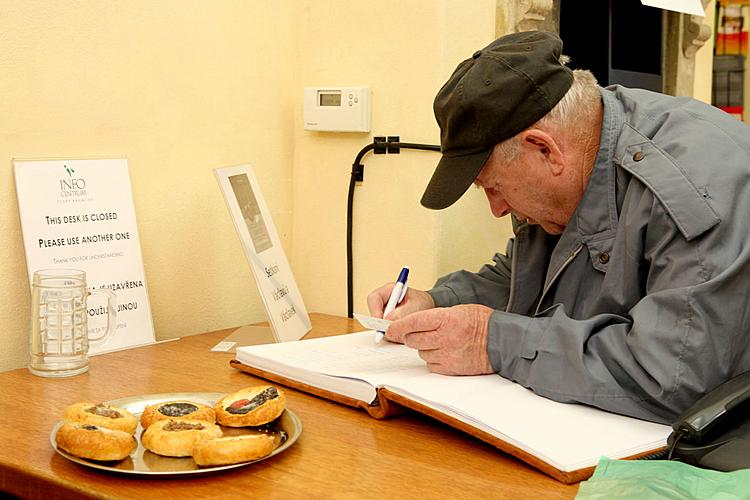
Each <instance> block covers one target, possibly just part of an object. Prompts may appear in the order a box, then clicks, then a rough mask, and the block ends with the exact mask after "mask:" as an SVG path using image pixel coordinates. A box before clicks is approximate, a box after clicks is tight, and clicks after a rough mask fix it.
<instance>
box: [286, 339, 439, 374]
mask: <svg viewBox="0 0 750 500" xmlns="http://www.w3.org/2000/svg"><path fill="white" fill-rule="evenodd" d="M368 339H369V338H368ZM303 345H305V343H303ZM306 347H307V348H306V349H305V350H304V351H298V352H286V353H285V354H284V361H285V363H287V364H291V365H300V366H305V368H306V369H308V370H316V371H319V372H321V373H327V374H329V375H345V376H348V375H352V374H354V373H356V374H358V375H360V376H361V375H370V374H377V373H393V372H398V371H402V370H414V369H420V370H425V362H424V361H422V359H421V358H420V357H419V355H418V354H417V352H416V351H414V350H412V349H409V348H407V347H404V346H403V345H401V344H390V343H382V344H377V345H373V344H370V343H369V341H368V344H367V345H359V346H348V347H346V348H345V349H331V347H333V346H328V347H327V348H325V349H316V348H315V347H314V346H312V345H310V344H309V343H308V344H307V345H306Z"/></svg>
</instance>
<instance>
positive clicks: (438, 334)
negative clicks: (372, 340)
mask: <svg viewBox="0 0 750 500" xmlns="http://www.w3.org/2000/svg"><path fill="white" fill-rule="evenodd" d="M492 311H493V310H492V309H490V308H489V307H487V306H482V305H478V304H463V305H458V306H453V307H439V308H435V309H430V310H427V311H421V312H416V313H414V314H411V315H409V316H406V317H404V318H403V319H400V320H397V321H394V322H393V323H391V326H390V328H388V331H387V332H386V336H385V338H386V339H387V340H390V341H391V342H403V343H404V344H406V345H407V346H408V347H411V348H413V349H417V350H418V351H419V356H420V357H421V358H422V359H423V360H425V362H427V368H429V369H430V371H433V372H435V373H442V374H443V375H480V374H485V373H492V372H493V370H492V365H491V364H490V360H489V357H488V356H487V328H488V324H489V320H490V315H491V314H492Z"/></svg>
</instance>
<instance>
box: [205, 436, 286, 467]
mask: <svg viewBox="0 0 750 500" xmlns="http://www.w3.org/2000/svg"><path fill="white" fill-rule="evenodd" d="M275 447H276V445H275V440H274V438H273V436H269V435H268V434H246V435H243V436H228V437H220V438H215V439H199V440H198V442H197V443H196V444H195V449H194V450H193V460H195V463H196V464H198V465H199V466H201V467H206V466H211V465H229V464H239V463H242V462H249V461H251V460H257V459H259V458H262V457H265V456H266V455H268V454H269V453H271V452H272V451H273V450H274V448H275Z"/></svg>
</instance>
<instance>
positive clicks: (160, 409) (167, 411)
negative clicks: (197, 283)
mask: <svg viewBox="0 0 750 500" xmlns="http://www.w3.org/2000/svg"><path fill="white" fill-rule="evenodd" d="M159 420H202V421H205V422H210V423H212V424H213V423H214V422H216V414H215V413H214V409H213V408H211V407H210V406H208V405H204V404H201V403H193V402H192V401H166V402H164V403H157V404H153V405H150V406H147V407H146V409H145V410H143V414H142V415H141V425H142V426H143V428H144V429H147V428H148V427H149V426H150V425H151V424H153V423H154V422H158V421H159Z"/></svg>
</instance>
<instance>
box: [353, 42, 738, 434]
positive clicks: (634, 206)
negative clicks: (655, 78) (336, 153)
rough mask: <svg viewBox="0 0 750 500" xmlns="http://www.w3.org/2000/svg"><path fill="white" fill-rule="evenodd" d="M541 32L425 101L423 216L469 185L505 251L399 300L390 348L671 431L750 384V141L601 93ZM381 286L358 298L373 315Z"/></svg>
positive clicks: (445, 369)
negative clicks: (509, 232) (735, 382)
mask: <svg viewBox="0 0 750 500" xmlns="http://www.w3.org/2000/svg"><path fill="white" fill-rule="evenodd" d="M561 50H562V42H561V41H560V39H559V38H557V36H555V35H553V34H550V33H545V32H527V33H515V34H512V35H508V36H505V37H503V38H500V39H498V40H496V41H495V42H493V43H492V44H490V45H489V46H488V47H486V48H484V49H482V50H480V51H477V52H476V53H474V55H473V56H472V57H471V58H470V59H467V60H466V61H464V62H462V63H461V64H460V65H459V66H458V68H457V69H456V70H455V72H454V73H453V75H452V76H451V77H450V79H449V80H448V82H447V83H446V84H445V85H444V86H443V88H442V89H441V90H440V92H439V93H438V95H437V97H436V98H435V105H434V108H435V116H436V118H437V121H438V124H439V125H440V130H441V149H442V154H443V157H442V158H441V160H440V163H439V164H438V166H437V168H436V170H435V173H434V174H433V177H432V179H431V180H430V183H429V185H428V186H427V189H426V191H425V193H424V195H423V197H422V204H423V205H424V206H425V207H427V208H431V209H443V208H446V207H448V206H449V205H451V204H452V203H454V202H455V201H456V200H457V199H458V198H460V197H461V195H462V194H463V193H464V192H465V191H466V190H467V189H468V188H469V186H470V185H471V184H472V183H473V184H475V185H476V186H477V187H479V188H481V189H483V190H484V192H485V194H486V195H487V200H488V201H489V205H490V210H491V211H492V213H493V215H495V216H496V217H503V216H506V215H509V214H510V216H511V219H512V222H513V231H514V234H515V237H514V238H513V239H512V240H511V241H510V242H509V245H508V248H507V251H506V252H505V254H500V253H498V254H497V255H496V256H495V257H494V264H492V265H489V264H488V265H486V266H484V267H483V268H482V269H481V270H480V271H479V272H477V273H471V272H467V271H458V272H455V273H452V274H449V275H447V276H445V277H443V278H441V279H440V280H438V282H437V283H436V284H435V286H434V288H432V289H431V290H429V291H420V290H414V289H410V290H409V292H408V293H407V294H406V296H405V298H404V300H403V302H402V303H401V305H400V306H399V307H398V308H397V309H396V310H395V311H394V312H393V313H391V314H390V315H389V316H388V319H391V320H394V322H393V323H392V324H391V327H390V329H389V330H388V332H387V335H386V339H388V340H390V341H392V342H403V343H405V344H406V345H407V346H409V347H413V348H415V349H418V350H419V354H420V356H421V357H422V358H423V359H424V360H425V361H426V362H427V364H428V366H429V368H430V369H431V370H433V371H435V372H438V373H444V374H452V375H474V374H483V373H493V372H496V373H498V374H500V375H502V376H504V377H506V378H509V379H512V380H515V381H517V382H518V383H520V384H522V385H524V386H526V387H528V388H530V389H532V390H534V391H535V392H536V393H538V394H540V395H543V396H546V397H548V398H551V399H554V400H557V401H563V402H581V403H586V404H590V405H594V406H597V407H600V408H604V409H607V410H610V411H614V412H617V413H622V414H626V415H631V416H635V417H640V418H644V419H648V420H653V421H659V422H668V421H671V420H673V419H674V418H675V417H676V416H677V415H678V414H679V413H680V412H681V411H683V410H685V409H686V408H687V406H689V405H690V404H691V403H692V402H694V401H695V400H696V399H698V398H699V397H700V396H701V395H703V394H704V393H706V392H707V391H708V390H710V389H712V388H713V387H715V386H717V385H718V384H720V383H721V382H723V381H725V380H727V379H728V378H731V377H732V376H734V375H737V374H739V373H742V372H744V371H747V370H750V302H749V297H748V296H749V295H750V127H748V126H747V125H745V124H742V123H741V122H739V121H737V120H736V119H735V118H732V117H731V116H729V115H728V114H725V113H723V112H722V111H720V110H718V109H716V108H712V107H710V106H707V105H705V104H703V103H700V102H698V101H695V100H692V99H688V98H675V97H669V96H664V95H661V94H657V93H653V92H648V91H644V90H638V89H627V88H624V87H620V86H612V87H608V88H600V87H599V86H598V85H597V83H596V80H595V79H594V77H593V75H592V74H591V73H590V72H588V71H580V70H576V71H571V70H570V69H568V68H567V67H565V65H564V63H563V62H561V57H564V56H561ZM392 286H393V285H392V284H388V285H384V286H383V287H381V288H379V289H377V290H375V291H374V292H372V293H371V294H370V295H369V296H368V305H369V307H370V311H371V313H372V314H373V315H376V316H380V315H382V314H383V308H384V306H383V304H384V303H386V302H387V300H388V296H389V293H390V290H391V288H392Z"/></svg>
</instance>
